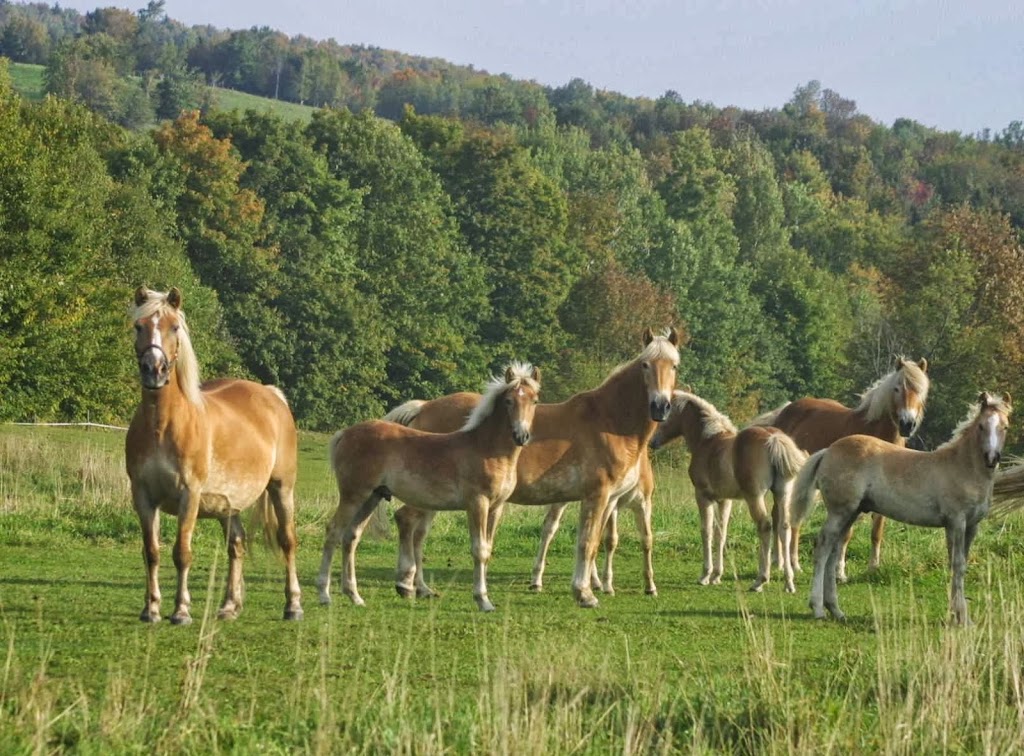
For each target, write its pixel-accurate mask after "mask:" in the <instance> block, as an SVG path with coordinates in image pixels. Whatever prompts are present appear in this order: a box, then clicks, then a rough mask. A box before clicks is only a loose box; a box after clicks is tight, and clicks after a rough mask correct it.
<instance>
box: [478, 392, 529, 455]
mask: <svg viewBox="0 0 1024 756" xmlns="http://www.w3.org/2000/svg"><path fill="white" fill-rule="evenodd" d="M466 433H467V435H468V436H469V437H470V438H472V439H473V446H474V448H476V449H477V450H479V451H480V452H481V453H482V454H484V456H487V457H511V456H512V455H514V454H515V452H516V451H518V450H519V449H520V448H521V447H519V446H518V445H517V444H516V442H515V440H514V439H513V438H512V427H511V425H510V423H509V420H508V415H507V413H506V412H504V411H503V409H502V406H501V405H500V403H497V402H496V403H495V407H494V411H493V412H491V414H490V415H488V416H487V417H485V418H484V419H483V421H482V422H481V423H480V425H478V426H477V427H475V428H473V429H472V430H469V431H466Z"/></svg>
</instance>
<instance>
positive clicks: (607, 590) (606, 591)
mask: <svg viewBox="0 0 1024 756" xmlns="http://www.w3.org/2000/svg"><path fill="white" fill-rule="evenodd" d="M604 595H605V596H614V595H615V589H614V588H612V587H611V586H610V585H609V586H608V587H607V588H605V589H604Z"/></svg>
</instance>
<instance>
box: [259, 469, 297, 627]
mask: <svg viewBox="0 0 1024 756" xmlns="http://www.w3.org/2000/svg"><path fill="white" fill-rule="evenodd" d="M267 495H269V496H270V503H271V504H272V505H273V507H274V515H275V517H276V519H277V533H276V534H275V535H276V538H277V545H278V546H279V547H280V548H281V553H282V554H283V555H284V563H285V584H284V618H285V619H286V620H300V619H302V589H301V588H299V576H298V573H297V571H296V568H295V548H296V545H297V539H296V537H295V487H294V484H293V483H291V482H289V483H284V482H279V483H273V482H272V483H271V485H270V486H268V487H267Z"/></svg>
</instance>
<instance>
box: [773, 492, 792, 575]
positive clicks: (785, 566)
mask: <svg viewBox="0 0 1024 756" xmlns="http://www.w3.org/2000/svg"><path fill="white" fill-rule="evenodd" d="M792 495H793V480H792V479H790V480H785V481H776V483H775V485H774V486H773V487H772V499H773V500H774V504H773V506H772V529H773V532H774V534H775V538H774V540H775V543H776V548H777V556H778V558H779V559H780V560H781V561H782V564H781V565H780V569H782V571H783V575H784V576H785V580H786V588H785V590H786V593H796V585H794V583H793V561H792V559H791V548H792V538H793V530H792V526H791V523H790V521H789V502H790V499H791V498H792Z"/></svg>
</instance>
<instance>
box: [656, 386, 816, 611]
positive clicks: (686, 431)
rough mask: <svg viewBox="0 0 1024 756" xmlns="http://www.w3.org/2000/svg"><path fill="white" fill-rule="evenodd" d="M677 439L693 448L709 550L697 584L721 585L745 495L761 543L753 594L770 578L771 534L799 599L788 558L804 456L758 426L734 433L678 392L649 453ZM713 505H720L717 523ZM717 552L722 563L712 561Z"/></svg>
mask: <svg viewBox="0 0 1024 756" xmlns="http://www.w3.org/2000/svg"><path fill="white" fill-rule="evenodd" d="M679 436H682V437H683V439H684V440H685V441H686V446H687V448H688V449H689V450H690V468H689V473H690V480H691V481H692V482H693V490H694V494H695V495H696V498H697V506H698V507H699V508H700V521H701V543H702V545H703V547H704V573H703V574H702V575H701V578H700V584H701V585H707V584H708V583H719V582H721V580H722V572H723V570H724V564H723V562H724V557H725V540H726V536H727V534H728V530H729V515H730V513H731V512H732V499H736V498H741V497H742V498H743V499H745V500H746V502H747V507H748V509H749V510H750V516H751V517H752V518H753V520H754V523H755V524H756V525H757V532H758V537H759V539H760V541H761V551H760V557H759V559H758V570H757V579H756V580H755V581H754V584H753V585H751V586H750V590H752V591H760V590H761V589H762V588H763V587H764V584H765V583H767V582H768V580H769V578H770V576H771V543H772V533H773V531H774V532H775V533H776V537H777V539H778V540H779V541H780V542H781V543H782V550H781V551H780V552H779V553H781V554H782V555H783V557H784V558H783V564H782V569H783V573H784V574H785V578H786V585H785V590H786V592H787V593H795V592H796V587H795V586H794V585H793V568H792V565H791V564H790V561H789V559H788V558H785V555H787V554H788V553H789V540H790V527H789V498H790V493H791V491H792V487H793V479H794V478H795V477H796V474H797V473H798V472H799V471H800V467H801V465H803V463H804V461H805V460H806V459H807V455H806V454H804V452H803V451H801V450H800V448H799V447H798V446H797V445H796V443H795V442H794V441H793V439H791V438H790V437H789V436H787V435H786V434H785V433H783V432H782V431H780V430H779V429H778V428H771V427H762V426H753V427H750V428H745V429H743V430H741V431H737V430H736V426H734V425H733V424H732V421H730V420H729V418H728V417H726V416H725V415H724V414H722V413H721V412H719V411H718V410H717V409H715V407H714V405H713V404H711V403H710V402H708V401H706V400H704V399H702V398H701V397H699V396H697V395H695V394H692V393H689V392H687V391H676V392H675V394H674V395H673V398H672V411H671V412H670V413H669V416H668V419H667V420H666V421H665V422H663V423H662V424H661V425H660V426H658V429H657V430H656V431H655V432H654V436H652V437H651V448H652V449H657V448H659V447H661V446H663V445H664V444H666V443H668V442H669V441H672V440H673V439H675V438H678V437H679ZM769 491H771V492H772V498H773V499H774V507H773V509H772V516H771V517H769V516H768V511H767V509H766V508H765V496H766V495H767V493H768V492H769ZM715 504H717V506H718V520H717V522H716V521H715V510H714V506H713V505H715ZM773 522H774V523H775V524H774V526H773ZM712 530H713V531H714V533H712ZM712 535H713V536H714V539H713V540H714V544H713V543H712ZM713 551H714V553H715V554H716V555H717V560H713V559H712V552H713Z"/></svg>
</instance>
